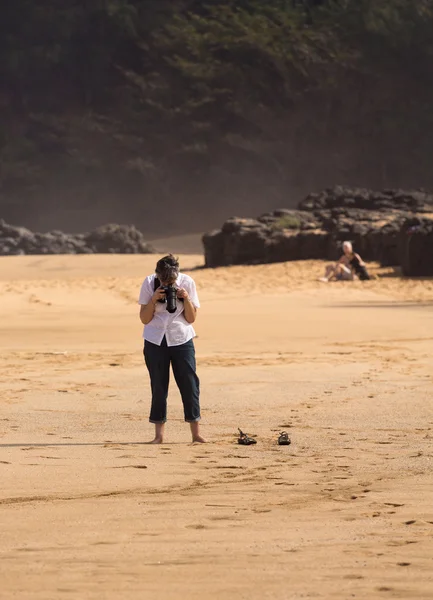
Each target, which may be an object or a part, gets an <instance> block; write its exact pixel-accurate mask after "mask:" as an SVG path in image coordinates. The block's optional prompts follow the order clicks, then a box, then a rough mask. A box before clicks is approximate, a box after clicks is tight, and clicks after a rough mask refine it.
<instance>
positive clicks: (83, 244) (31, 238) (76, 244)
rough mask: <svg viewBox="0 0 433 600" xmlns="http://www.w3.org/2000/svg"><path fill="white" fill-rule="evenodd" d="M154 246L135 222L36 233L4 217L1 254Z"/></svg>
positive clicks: (141, 250)
mask: <svg viewBox="0 0 433 600" xmlns="http://www.w3.org/2000/svg"><path fill="white" fill-rule="evenodd" d="M150 252H153V249H152V247H151V246H150V245H149V244H148V243H147V242H146V241H145V240H144V237H143V234H142V233H141V232H140V231H138V229H136V228H135V227H134V226H129V225H104V226H102V227H98V228H97V229H95V230H94V231H91V232H89V233H80V234H69V233H63V232H62V231H51V232H50V233H34V232H32V231H30V230H29V229H26V228H24V227H13V226H12V225H8V224H7V223H5V222H4V221H3V220H1V219H0V255H10V254H13V255H17V254H96V253H108V254H114V253H118V254H148V253H150Z"/></svg>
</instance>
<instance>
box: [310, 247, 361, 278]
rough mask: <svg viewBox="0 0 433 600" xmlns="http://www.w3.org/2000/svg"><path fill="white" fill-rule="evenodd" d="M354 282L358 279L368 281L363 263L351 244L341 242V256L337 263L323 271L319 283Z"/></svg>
mask: <svg viewBox="0 0 433 600" xmlns="http://www.w3.org/2000/svg"><path fill="white" fill-rule="evenodd" d="M333 279H335V280H336V281H354V280H355V279H360V280H361V281H366V280H367V279H370V275H369V274H368V272H367V269H366V265H365V262H364V261H363V260H362V258H361V257H360V256H359V254H356V253H355V252H354V251H353V247H352V242H343V255H342V256H341V257H340V259H339V260H338V262H337V263H335V264H333V265H328V266H327V267H326V270H325V276H324V277H321V278H320V281H323V282H328V281H332V280H333Z"/></svg>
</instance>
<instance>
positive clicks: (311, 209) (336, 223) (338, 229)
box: [203, 186, 433, 274]
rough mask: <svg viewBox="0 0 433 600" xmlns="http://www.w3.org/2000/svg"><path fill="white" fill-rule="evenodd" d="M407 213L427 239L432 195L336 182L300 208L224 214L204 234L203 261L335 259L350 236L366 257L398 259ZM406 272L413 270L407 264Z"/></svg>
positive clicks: (211, 264)
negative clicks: (255, 215)
mask: <svg viewBox="0 0 433 600" xmlns="http://www.w3.org/2000/svg"><path fill="white" fill-rule="evenodd" d="M411 219H412V220H413V219H418V220H420V219H421V220H420V228H421V229H420V230H419V232H417V233H416V236H417V239H418V237H419V236H423V237H422V239H423V240H424V241H425V242H427V240H429V239H430V238H429V236H428V234H427V233H422V234H421V231H422V232H427V231H428V230H429V229H428V226H427V224H428V223H429V222H432V223H433V221H431V219H433V196H432V195H429V194H427V193H425V192H422V191H413V192H411V191H403V190H384V191H383V192H374V191H371V190H366V189H358V188H357V189H351V188H345V187H342V186H336V187H334V188H333V189H328V190H325V191H323V192H321V193H318V194H310V195H309V196H308V197H307V198H306V199H305V200H303V201H302V202H300V203H299V206H298V210H290V209H279V210H275V211H273V212H270V213H266V214H264V215H262V216H261V217H259V218H257V219H240V218H236V217H233V218H230V219H228V220H227V221H226V222H225V223H224V225H223V226H222V228H221V229H220V230H217V231H212V232H210V233H207V234H205V235H204V236H203V244H204V250H205V263H206V266H208V267H217V266H223V265H232V264H243V263H249V264H251V263H269V262H280V261H288V260H303V259H314V258H316V259H329V260H335V259H336V258H337V257H338V256H339V255H340V254H341V242H342V241H344V240H350V241H352V242H353V244H354V247H355V249H356V251H357V252H359V253H360V254H361V255H362V257H363V258H364V259H365V260H367V261H371V260H375V261H378V262H380V263H381V264H382V265H383V266H393V265H400V264H402V252H403V246H404V240H405V239H406V238H405V237H404V235H403V233H402V230H403V228H404V227H406V225H405V223H406V222H412V221H411ZM417 222H418V221H417ZM426 223H427V224H426ZM414 239H415V238H414ZM420 239H421V238H420ZM417 243H418V242H416V244H417ZM429 243H430V246H429V252H430V255H432V254H433V246H432V245H431V242H429ZM413 245H415V243H414V244H413ZM426 251H428V249H427V248H426ZM420 268H421V267H420ZM423 268H424V267H423ZM405 272H406V274H414V273H413V272H412V268H411V266H408V267H407V269H406V271H405Z"/></svg>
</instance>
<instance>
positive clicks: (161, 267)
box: [155, 254, 179, 281]
mask: <svg viewBox="0 0 433 600" xmlns="http://www.w3.org/2000/svg"><path fill="white" fill-rule="evenodd" d="M155 273H156V274H157V276H158V279H160V280H161V281H174V280H176V279H177V276H178V275H179V261H178V259H177V258H176V257H175V256H173V254H168V255H167V256H164V257H163V258H161V259H160V260H159V261H158V262H157V263H156V269H155Z"/></svg>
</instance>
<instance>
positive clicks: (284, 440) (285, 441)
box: [238, 428, 292, 446]
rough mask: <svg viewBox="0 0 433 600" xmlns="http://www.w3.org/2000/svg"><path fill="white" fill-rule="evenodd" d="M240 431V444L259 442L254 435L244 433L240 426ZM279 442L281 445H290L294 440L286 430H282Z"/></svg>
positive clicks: (248, 444) (247, 444)
mask: <svg viewBox="0 0 433 600" xmlns="http://www.w3.org/2000/svg"><path fill="white" fill-rule="evenodd" d="M238 431H239V437H238V444H240V445H241V446H251V445H252V444H257V440H255V439H254V438H253V437H251V436H249V435H248V434H246V433H244V432H243V431H242V430H241V429H239V428H238ZM277 443H278V445H279V446H289V445H290V444H291V443H292V442H291V439H290V438H289V434H288V433H287V432H286V431H282V432H281V433H280V435H279V436H278V441H277Z"/></svg>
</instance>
